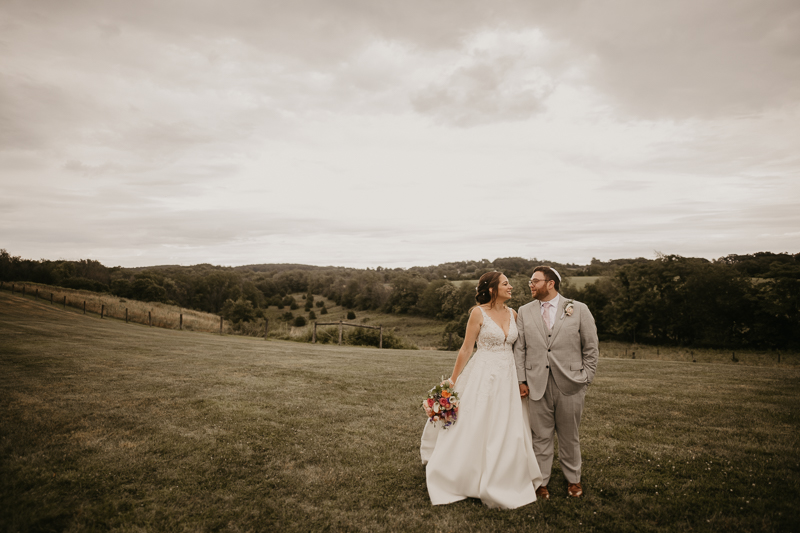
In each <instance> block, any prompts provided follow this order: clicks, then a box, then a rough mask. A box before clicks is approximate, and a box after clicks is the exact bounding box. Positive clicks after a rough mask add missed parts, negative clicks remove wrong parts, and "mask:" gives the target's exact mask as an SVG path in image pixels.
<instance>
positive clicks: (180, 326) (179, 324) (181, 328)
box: [178, 313, 183, 331]
mask: <svg viewBox="0 0 800 533" xmlns="http://www.w3.org/2000/svg"><path fill="white" fill-rule="evenodd" d="M178 329H179V330H181V331H183V313H181V320H180V322H178Z"/></svg>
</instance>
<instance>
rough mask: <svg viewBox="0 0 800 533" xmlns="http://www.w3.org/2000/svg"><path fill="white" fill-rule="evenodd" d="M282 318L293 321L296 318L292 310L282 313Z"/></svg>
mask: <svg viewBox="0 0 800 533" xmlns="http://www.w3.org/2000/svg"><path fill="white" fill-rule="evenodd" d="M281 320H285V321H286V322H291V321H292V320H294V315H293V314H292V312H291V311H286V312H285V313H283V314H282V315H281Z"/></svg>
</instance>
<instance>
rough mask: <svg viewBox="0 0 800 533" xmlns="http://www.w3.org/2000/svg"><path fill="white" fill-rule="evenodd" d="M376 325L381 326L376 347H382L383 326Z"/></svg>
mask: <svg viewBox="0 0 800 533" xmlns="http://www.w3.org/2000/svg"><path fill="white" fill-rule="evenodd" d="M378 325H379V326H380V328H381V336H380V340H378V348H381V349H383V326H382V325H380V324H378Z"/></svg>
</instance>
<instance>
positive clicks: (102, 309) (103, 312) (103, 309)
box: [100, 304, 106, 318]
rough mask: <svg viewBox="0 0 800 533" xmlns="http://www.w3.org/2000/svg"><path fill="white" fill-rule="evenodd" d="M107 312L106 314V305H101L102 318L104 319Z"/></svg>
mask: <svg viewBox="0 0 800 533" xmlns="http://www.w3.org/2000/svg"><path fill="white" fill-rule="evenodd" d="M105 312H106V304H100V318H103V315H104V314H105Z"/></svg>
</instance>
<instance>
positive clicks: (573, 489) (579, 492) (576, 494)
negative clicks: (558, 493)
mask: <svg viewBox="0 0 800 533" xmlns="http://www.w3.org/2000/svg"><path fill="white" fill-rule="evenodd" d="M567 495H568V496H569V497H570V498H580V497H581V496H583V488H581V484H580V482H578V483H570V484H569V485H568V486H567Z"/></svg>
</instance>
